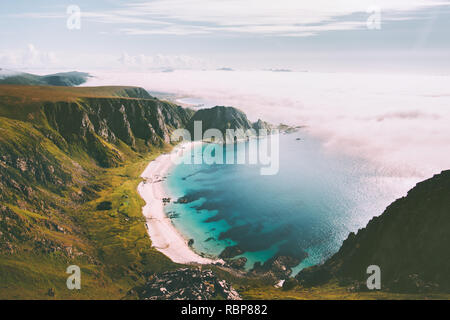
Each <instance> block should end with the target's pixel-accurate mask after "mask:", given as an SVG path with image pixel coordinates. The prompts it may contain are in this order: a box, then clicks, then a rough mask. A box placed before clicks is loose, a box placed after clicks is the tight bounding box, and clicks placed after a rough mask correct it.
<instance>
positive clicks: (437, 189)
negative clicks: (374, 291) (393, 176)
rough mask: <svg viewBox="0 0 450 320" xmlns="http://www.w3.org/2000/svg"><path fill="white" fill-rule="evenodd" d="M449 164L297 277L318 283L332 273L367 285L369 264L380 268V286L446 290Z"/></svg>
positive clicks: (449, 284)
mask: <svg viewBox="0 0 450 320" xmlns="http://www.w3.org/2000/svg"><path fill="white" fill-rule="evenodd" d="M449 248H450V170H448V171H443V172H442V173H440V174H438V175H435V176H434V177H432V178H430V179H428V180H425V181H423V182H420V183H418V184H417V185H416V186H415V187H414V188H413V189H411V190H410V191H409V192H408V195H407V196H406V197H403V198H400V199H398V200H396V201H395V202H393V203H392V204H391V205H390V206H388V207H387V209H386V210H385V211H384V213H383V214H382V215H380V216H378V217H375V218H373V219H372V220H371V221H370V222H369V223H368V224H367V226H366V227H365V228H364V229H360V230H359V231H358V232H357V234H354V233H350V235H349V236H348V238H347V239H346V240H345V241H344V243H343V244H342V247H341V248H340V250H339V252H337V253H336V254H335V255H334V256H332V257H331V258H330V259H329V260H327V261H326V262H325V263H324V264H323V265H319V266H314V267H311V268H308V269H305V270H303V271H302V272H300V273H299V274H298V275H297V279H298V280H299V282H300V283H302V284H303V285H305V286H316V285H320V284H323V283H325V282H327V281H329V280H330V279H338V280H339V281H340V282H341V284H344V285H348V284H352V283H353V284H355V286H356V288H360V289H364V288H365V287H366V284H365V282H366V279H367V278H368V277H369V275H368V274H366V270H367V267H368V266H370V265H377V266H379V267H380V269H381V285H382V289H388V290H392V291H398V292H408V293H413V292H424V291H440V292H450V250H449Z"/></svg>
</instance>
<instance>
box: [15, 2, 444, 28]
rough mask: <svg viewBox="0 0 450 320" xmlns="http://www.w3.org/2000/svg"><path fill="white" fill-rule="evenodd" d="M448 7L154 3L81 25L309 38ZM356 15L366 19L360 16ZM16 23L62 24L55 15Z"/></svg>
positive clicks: (87, 14)
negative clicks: (374, 13) (376, 11)
mask: <svg viewBox="0 0 450 320" xmlns="http://www.w3.org/2000/svg"><path fill="white" fill-rule="evenodd" d="M444 5H446V6H448V5H450V2H449V1H446V0H345V1H335V0H314V1H298V0H278V1H273V0H227V1H223V0H154V1H145V2H138V3H128V4H125V5H122V7H120V8H119V9H116V10H103V11H101V12H99V11H97V12H94V11H87V10H86V11H84V10H83V8H81V9H82V12H81V16H82V19H87V20H89V21H92V22H98V23H105V24H118V25H121V27H120V28H119V30H120V31H121V32H123V33H125V34H129V35H152V34H164V35H167V34H171V35H188V34H207V33H209V34H214V33H218V32H225V33H233V34H259V35H281V36H285V35H287V36H311V35H315V34H317V33H320V32H324V31H334V30H352V29H357V28H365V27H366V19H367V18H368V17H369V15H370V13H367V9H369V8H373V7H377V8H380V10H381V13H382V16H381V17H382V22H386V21H403V20H408V19H411V18H412V17H413V16H414V15H413V12H414V11H415V10H420V9H423V8H429V7H433V6H444ZM355 14H362V15H358V16H356V15H355ZM15 16H16V17H18V16H21V17H26V18H64V17H65V16H63V15H61V14H56V13H23V14H20V15H15Z"/></svg>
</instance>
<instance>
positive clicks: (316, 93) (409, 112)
mask: <svg viewBox="0 0 450 320" xmlns="http://www.w3.org/2000/svg"><path fill="white" fill-rule="evenodd" d="M107 84H108V85H113V84H117V85H118V84H121V85H135V86H143V87H145V88H146V89H148V90H154V91H162V92H174V93H177V94H179V95H181V96H191V97H201V98H203V99H204V100H206V101H213V102H214V103H215V104H216V105H232V106H235V107H238V108H240V109H241V110H244V111H245V112H247V113H248V114H249V116H250V117H251V119H252V120H256V119H257V118H261V119H264V120H268V121H271V122H272V123H279V122H287V123H290V124H293V125H299V124H300V125H308V126H309V128H308V130H309V132H310V133H311V134H313V135H316V136H318V137H320V138H321V139H323V142H324V145H325V146H326V147H327V150H330V151H336V152H345V153H349V154H352V155H354V156H356V157H361V158H365V159H367V160H369V162H370V163H372V164H374V165H376V166H377V167H378V168H380V170H382V171H383V174H386V176H390V177H396V178H399V179H400V178H401V179H406V180H405V181H409V182H408V183H411V182H412V183H414V182H417V181H420V180H423V179H424V178H426V177H428V176H430V175H432V174H435V173H438V172H440V171H441V170H444V169H449V168H450V157H449V155H450V126H449V125H448V124H449V123H450V109H449V108H448V106H449V105H450V95H449V93H450V81H449V76H432V75H396V74H350V73H317V72H270V71H235V72H223V71H188V70H185V71H176V72H172V73H163V72H151V73H139V72H127V73H117V74H113V73H106V74H99V75H98V77H97V78H94V79H92V80H91V82H90V83H88V85H107ZM409 187H410V185H409Z"/></svg>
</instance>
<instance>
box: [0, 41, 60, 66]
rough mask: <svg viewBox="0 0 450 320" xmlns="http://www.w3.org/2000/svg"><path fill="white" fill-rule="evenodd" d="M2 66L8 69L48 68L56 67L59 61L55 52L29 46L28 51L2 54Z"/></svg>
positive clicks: (0, 55)
mask: <svg viewBox="0 0 450 320" xmlns="http://www.w3.org/2000/svg"><path fill="white" fill-rule="evenodd" d="M0 64H1V65H2V66H4V67H7V68H48V67H54V66H56V65H57V64H58V59H57V57H56V54H55V53H54V52H51V51H41V50H38V49H37V48H36V47H35V46H34V45H33V44H29V45H28V46H27V48H26V49H22V50H8V51H6V52H0Z"/></svg>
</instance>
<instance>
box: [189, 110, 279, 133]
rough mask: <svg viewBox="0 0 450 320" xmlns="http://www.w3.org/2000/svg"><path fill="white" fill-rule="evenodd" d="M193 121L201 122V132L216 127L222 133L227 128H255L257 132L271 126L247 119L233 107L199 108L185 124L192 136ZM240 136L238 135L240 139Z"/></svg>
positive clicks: (244, 130)
mask: <svg viewBox="0 0 450 320" xmlns="http://www.w3.org/2000/svg"><path fill="white" fill-rule="evenodd" d="M195 121H201V122H202V133H205V131H207V130H208V129H218V130H219V131H220V132H221V133H222V134H223V135H225V134H226V130H227V129H233V130H239V129H240V130H243V132H244V133H245V132H247V130H255V131H256V134H259V130H262V129H265V130H270V129H271V128H272V126H271V125H270V124H269V123H267V122H265V121H262V120H258V121H257V122H255V123H252V122H250V121H249V120H248V119H247V115H246V114H245V113H244V112H242V111H241V110H239V109H237V108H234V107H224V106H216V107H214V108H210V109H200V110H198V111H197V112H196V113H195V114H194V116H193V117H192V118H191V120H190V121H189V123H188V125H187V129H188V130H189V132H190V133H191V135H192V137H194V123H195ZM240 138H241V137H238V139H240Z"/></svg>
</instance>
